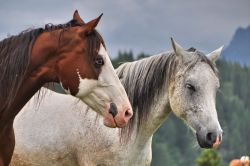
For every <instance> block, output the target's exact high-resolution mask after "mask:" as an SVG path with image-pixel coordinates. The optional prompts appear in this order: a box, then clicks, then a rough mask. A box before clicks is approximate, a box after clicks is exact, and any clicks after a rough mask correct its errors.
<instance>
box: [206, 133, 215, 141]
mask: <svg viewBox="0 0 250 166" xmlns="http://www.w3.org/2000/svg"><path fill="white" fill-rule="evenodd" d="M206 139H207V141H208V142H209V143H211V144H213V143H215V141H216V134H215V133H212V132H209V133H207V136H206Z"/></svg>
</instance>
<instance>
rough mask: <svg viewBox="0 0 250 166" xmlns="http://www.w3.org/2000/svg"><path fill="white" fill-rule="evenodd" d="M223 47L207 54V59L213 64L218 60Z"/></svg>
mask: <svg viewBox="0 0 250 166" xmlns="http://www.w3.org/2000/svg"><path fill="white" fill-rule="evenodd" d="M223 47H224V46H221V47H220V48H218V49H216V50H214V51H213V52H211V53H209V54H207V57H208V59H210V61H212V62H213V63H215V61H216V60H217V59H219V57H220V54H221V52H222V49H223Z"/></svg>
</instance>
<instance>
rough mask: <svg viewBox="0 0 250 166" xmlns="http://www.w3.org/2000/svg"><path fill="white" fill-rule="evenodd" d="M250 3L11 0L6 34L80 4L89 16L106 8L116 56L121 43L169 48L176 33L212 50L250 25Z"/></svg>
mask: <svg viewBox="0 0 250 166" xmlns="http://www.w3.org/2000/svg"><path fill="white" fill-rule="evenodd" d="M249 6H250V1H249V0H238V1H234V0H220V1H217V0H210V1H200V0H189V1H183V0H175V1H170V0H126V1H117V0H109V1H101V0H99V1H98V0H92V1H87V0H81V1H80V0H74V1H73V0H72V1H69V0H53V1H50V0H43V1H38V0H26V1H17V0H15V1H13V0H12V1H11V0H10V1H4V2H2V3H1V6H0V22H1V27H0V37H1V38H2V36H3V34H4V33H6V34H7V33H11V34H16V33H18V32H20V31H22V30H24V29H26V28H28V27H30V26H44V24H45V23H48V22H52V23H63V22H66V21H68V20H69V19H71V17H72V13H73V11H74V9H78V10H79V12H80V14H81V16H82V18H83V19H84V20H85V21H90V20H91V19H93V18H95V17H97V16H98V15H99V14H101V13H104V16H103V18H102V20H101V22H100V24H99V25H98V29H99V31H100V32H101V34H102V35H103V37H104V40H105V41H106V44H107V47H108V49H109V51H110V53H111V54H112V56H115V55H116V53H117V52H118V50H119V49H121V50H129V49H131V50H133V51H135V52H136V53H138V52H142V51H143V52H146V53H150V54H154V53H158V52H161V51H165V50H168V49H170V37H172V36H173V37H174V38H175V39H176V40H177V41H178V42H179V43H180V44H182V45H183V47H186V48H187V47H190V46H194V47H196V48H198V49H201V50H205V51H206V52H210V51H211V50H213V49H215V48H217V47H219V46H220V45H227V44H228V43H229V41H230V39H231V37H232V35H233V33H234V31H235V30H236V29H237V28H238V27H239V26H243V27H245V26H248V24H249V23H250V22H249V15H250V10H249Z"/></svg>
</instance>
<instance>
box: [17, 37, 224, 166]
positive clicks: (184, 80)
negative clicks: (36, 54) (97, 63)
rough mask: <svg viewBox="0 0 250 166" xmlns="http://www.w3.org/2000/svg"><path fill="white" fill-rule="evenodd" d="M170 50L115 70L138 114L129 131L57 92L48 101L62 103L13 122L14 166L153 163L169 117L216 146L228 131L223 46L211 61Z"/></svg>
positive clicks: (210, 56) (194, 52) (196, 54)
mask: <svg viewBox="0 0 250 166" xmlns="http://www.w3.org/2000/svg"><path fill="white" fill-rule="evenodd" d="M172 45H173V48H174V51H171V52H164V53H161V54H158V55H154V56H151V57H148V58H144V59H141V60H138V61H135V62H128V63H124V64H122V65H121V66H120V67H118V69H116V72H117V74H118V76H119V78H120V80H121V82H122V84H123V85H124V87H125V90H126V92H127V94H128V96H129V100H130V102H131V104H132V106H133V110H134V115H133V117H132V119H131V120H130V121H129V123H128V125H127V126H126V127H125V128H123V129H109V128H106V127H105V126H103V125H102V118H101V117H100V118H98V117H97V115H96V113H95V112H93V111H86V110H87V106H86V105H84V104H82V103H78V105H75V101H74V99H73V98H72V100H69V99H64V98H63V96H62V95H60V94H57V93H52V94H51V96H47V98H46V100H48V101H59V102H58V103H55V104H54V106H53V107H51V106H50V105H51V104H49V102H43V103H41V105H40V107H39V108H38V111H35V112H34V111H33V112H32V111H31V110H33V108H34V104H32V103H33V102H32V101H31V103H30V104H29V105H27V107H26V109H27V110H26V111H23V113H22V114H19V115H18V118H17V119H16V121H15V125H14V128H15V132H16V142H17V145H16V149H15V158H13V165H14V164H15V163H18V162H24V163H28V164H30V165H46V164H47V165H54V166H56V165H58V166H59V165H72V166H74V165H82V166H83V165H108V166H117V165H123V166H131V165H136V166H145V165H150V163H151V160H152V147H151V146H152V137H153V134H154V133H155V132H156V131H157V129H158V128H159V127H160V126H161V125H162V124H163V122H164V121H165V120H166V119H167V117H168V115H169V114H170V113H171V112H173V113H174V114H175V115H176V116H177V117H178V118H181V119H182V120H183V121H184V122H185V123H186V124H187V125H188V126H189V127H190V128H191V129H192V130H193V131H194V133H195V134H194V135H195V136H196V137H197V142H198V143H199V145H200V147H203V148H213V147H214V148H215V147H217V146H218V145H219V144H220V142H221V141H222V129H221V126H220V124H219V121H218V117H217V112H216V107H215V103H216V100H215V97H216V92H217V90H218V88H219V86H220V84H219V78H218V72H217V69H216V66H215V61H216V60H217V59H218V58H219V56H220V53H221V50H222V48H219V49H216V50H215V51H213V52H211V53H209V54H207V55H205V54H203V53H202V52H200V51H198V50H196V49H194V48H190V49H188V50H184V49H183V48H182V47H181V46H180V45H179V44H177V43H176V42H175V41H173V42H172ZM44 101H45V100H44ZM66 101H69V102H66ZM56 107H58V108H60V109H56ZM48 116H49V117H54V118H53V120H52V119H51V118H47V117H48ZM55 127H56V128H57V130H56V131H57V132H54V129H55ZM69 133H70V134H69ZM182 134H183V133H179V136H180V137H181V136H182ZM166 135H168V134H166ZM168 136H169V137H173V136H171V135H168ZM48 138H49V140H48Z"/></svg>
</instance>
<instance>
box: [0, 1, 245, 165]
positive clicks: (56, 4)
mask: <svg viewBox="0 0 250 166" xmlns="http://www.w3.org/2000/svg"><path fill="white" fill-rule="evenodd" d="M75 9H78V11H79V13H80V15H81V17H82V18H83V19H84V21H85V22H87V21H90V20H91V19H94V18H96V17H97V16H99V15H100V14H101V13H104V16H103V18H102V20H101V22H100V23H99V25H98V27H97V29H98V30H99V31H100V33H101V34H102V36H103V38H104V40H105V42H106V45H107V48H108V51H109V53H110V56H111V58H112V59H113V63H114V65H115V66H118V64H119V62H124V61H133V60H136V59H138V58H142V57H145V56H150V55H153V54H157V53H160V52H163V51H167V50H170V49H171V45H170V37H174V39H175V40H176V41H177V42H178V43H180V44H181V45H182V46H183V47H185V48H189V47H191V46H192V47H195V48H197V49H199V50H202V51H203V52H204V53H208V52H210V51H213V50H215V49H216V48H218V47H220V46H221V45H224V46H225V47H224V50H223V54H222V58H221V59H220V60H219V61H218V62H217V67H218V69H219V72H220V73H219V75H220V79H221V88H220V91H219V92H218V94H217V110H218V114H219V120H220V122H221V125H222V128H223V129H224V131H225V135H224V138H223V143H222V145H221V147H220V148H219V149H218V151H211V150H210V151H204V150H201V149H200V148H198V146H197V143H196V139H195V137H194V136H193V134H192V132H191V131H190V130H189V129H188V128H187V127H186V126H185V125H184V123H183V122H181V121H180V120H178V119H176V118H175V117H174V115H170V117H169V118H168V120H167V121H166V122H165V123H164V125H163V126H162V127H161V128H160V129H159V130H158V131H157V133H156V134H155V136H154V140H153V162H152V165H156V166H161V165H162V166H163V165H171V166H180V165H187V166H189V165H190V166H191V165H202V164H204V162H208V163H209V162H210V165H211V163H212V165H215V166H216V165H228V163H229V161H230V160H231V159H233V158H240V157H241V156H243V155H250V141H249V140H250V128H249V127H250V120H249V118H250V88H249V87H250V68H249V67H248V66H249V65H250V1H249V0H237V1H235V0H220V1H218V0H210V1H204V0H186V1H184V0H182V1H181V0H175V1H170V0H126V1H125V0H123V1H118V0H108V1H103V0H81V1H80V0H43V1H40V0H23V1H18V0H8V1H6V0H0V40H2V39H4V38H6V37H7V36H9V35H16V34H18V33H19V32H21V31H23V30H25V29H28V28H38V27H44V25H45V24H47V23H53V24H60V23H66V22H68V21H69V20H70V19H72V15H73V12H74V10H75ZM206 160H207V161H206Z"/></svg>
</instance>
